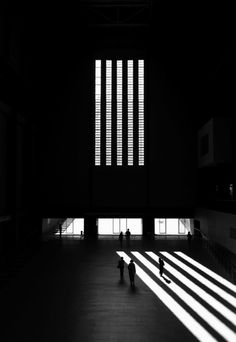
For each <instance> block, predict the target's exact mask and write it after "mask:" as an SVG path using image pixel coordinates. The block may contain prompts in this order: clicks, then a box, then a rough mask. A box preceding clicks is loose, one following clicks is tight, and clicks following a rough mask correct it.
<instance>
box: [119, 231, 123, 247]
mask: <svg viewBox="0 0 236 342" xmlns="http://www.w3.org/2000/svg"><path fill="white" fill-rule="evenodd" d="M119 240H120V247H121V248H122V245H123V232H120V235H119Z"/></svg>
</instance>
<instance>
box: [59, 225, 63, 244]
mask: <svg viewBox="0 0 236 342" xmlns="http://www.w3.org/2000/svg"><path fill="white" fill-rule="evenodd" d="M59 234H60V240H61V234H62V223H59Z"/></svg>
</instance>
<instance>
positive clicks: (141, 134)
mask: <svg viewBox="0 0 236 342" xmlns="http://www.w3.org/2000/svg"><path fill="white" fill-rule="evenodd" d="M138 122H139V128H138V134H139V137H138V141H139V147H138V148H139V151H138V154H139V161H138V164H139V165H140V166H142V165H144V60H142V59H141V60H139V61H138Z"/></svg>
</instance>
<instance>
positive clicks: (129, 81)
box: [127, 60, 133, 165]
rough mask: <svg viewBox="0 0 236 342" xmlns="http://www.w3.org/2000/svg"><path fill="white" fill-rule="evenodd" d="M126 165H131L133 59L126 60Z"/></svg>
mask: <svg viewBox="0 0 236 342" xmlns="http://www.w3.org/2000/svg"><path fill="white" fill-rule="evenodd" d="M127 67H128V75H127V77H128V79H127V85H128V89H127V97H128V165H133V60H128V64H127Z"/></svg>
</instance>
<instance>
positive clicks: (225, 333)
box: [131, 252, 236, 342]
mask: <svg viewBox="0 0 236 342" xmlns="http://www.w3.org/2000/svg"><path fill="white" fill-rule="evenodd" d="M131 253H132V254H133V255H134V256H135V257H136V258H137V259H138V260H139V261H141V262H142V263H143V264H144V265H145V266H146V267H147V268H148V269H149V270H150V271H151V272H152V273H153V274H154V275H155V276H156V277H158V278H159V279H160V280H161V281H162V282H163V283H164V284H165V285H166V286H167V287H168V288H169V289H171V290H172V291H173V293H175V294H176V295H177V296H178V297H179V298H180V299H181V300H182V301H183V302H184V303H185V304H187V305H188V306H189V307H190V308H191V309H192V310H193V311H195V312H196V313H197V314H198V315H199V317H201V318H202V319H203V320H204V321H205V322H206V323H207V324H209V325H210V326H211V327H212V328H213V329H214V330H215V331H216V332H217V333H218V334H219V335H221V336H222V337H223V338H224V339H225V340H226V341H228V342H235V341H236V334H235V333H234V332H233V331H232V330H231V329H230V328H229V327H228V326H227V325H225V324H224V323H222V322H221V321H220V320H219V319H218V318H217V317H215V316H214V315H213V314H212V313H211V312H210V311H209V310H207V309H206V308H205V307H204V306H203V305H202V304H200V303H199V302H198V301H197V300H196V299H195V298H193V297H192V296H191V295H190V294H188V293H187V292H186V291H185V290H183V289H182V288H181V287H180V286H179V285H177V284H176V283H175V282H174V281H171V283H170V284H168V285H167V284H166V283H165V281H164V280H163V279H162V278H161V277H159V268H157V267H156V266H154V265H153V264H152V263H151V262H150V261H148V260H147V259H146V258H145V257H144V256H143V255H142V254H141V253H139V252H131Z"/></svg>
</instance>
